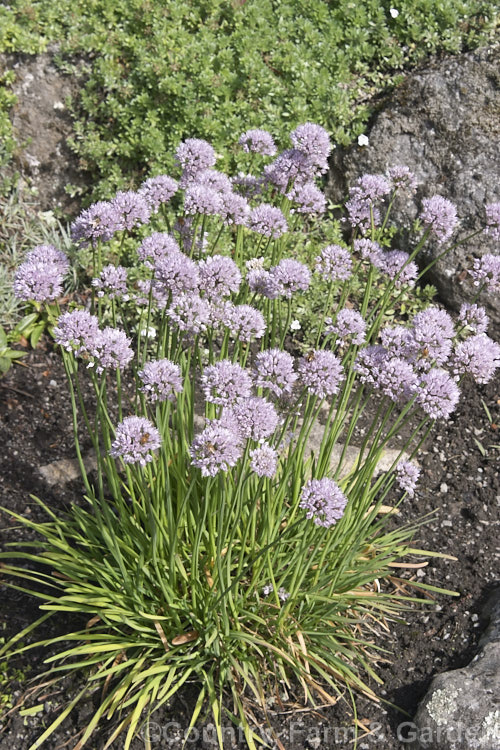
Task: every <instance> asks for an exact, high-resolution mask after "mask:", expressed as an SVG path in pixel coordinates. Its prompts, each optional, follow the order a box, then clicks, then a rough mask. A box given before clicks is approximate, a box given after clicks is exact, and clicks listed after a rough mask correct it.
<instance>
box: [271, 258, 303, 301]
mask: <svg viewBox="0 0 500 750" xmlns="http://www.w3.org/2000/svg"><path fill="white" fill-rule="evenodd" d="M269 273H270V274H271V276H272V277H273V279H274V281H275V283H276V285H277V287H278V290H279V294H280V295H283V296H284V297H287V298H288V299H290V298H291V297H292V295H293V294H294V292H305V291H307V289H309V284H310V283H311V272H310V270H309V269H308V267H307V266H306V265H304V263H300V262H299V261H298V260H293V258H283V259H282V260H280V262H279V263H278V265H277V266H273V268H271V269H270V271H269Z"/></svg>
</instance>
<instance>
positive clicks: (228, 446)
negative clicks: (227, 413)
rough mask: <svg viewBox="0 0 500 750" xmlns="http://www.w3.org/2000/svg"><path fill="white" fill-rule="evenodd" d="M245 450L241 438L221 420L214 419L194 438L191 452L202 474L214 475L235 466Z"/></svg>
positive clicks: (194, 463)
mask: <svg viewBox="0 0 500 750" xmlns="http://www.w3.org/2000/svg"><path fill="white" fill-rule="evenodd" d="M242 452H243V449H242V443H241V438H240V436H239V434H238V433H236V432H233V431H232V430H231V429H228V427H226V426H224V424H222V423H221V422H218V421H213V422H210V424H208V425H207V427H205V429H204V430H203V432H202V433H200V435H197V436H196V437H195V439H194V440H193V443H192V445H191V448H190V449H189V453H190V455H191V463H192V464H193V466H196V467H198V468H199V469H201V473H202V476H204V477H214V476H215V475H216V474H218V473H219V471H227V470H228V469H229V468H230V467H231V466H235V465H236V463H237V461H238V459H239V458H240V457H241V455H242Z"/></svg>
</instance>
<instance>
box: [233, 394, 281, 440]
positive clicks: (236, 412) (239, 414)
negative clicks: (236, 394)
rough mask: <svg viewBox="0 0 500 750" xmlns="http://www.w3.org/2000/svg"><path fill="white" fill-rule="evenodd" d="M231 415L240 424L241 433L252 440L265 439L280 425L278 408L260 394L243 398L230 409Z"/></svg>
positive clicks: (239, 430)
mask: <svg viewBox="0 0 500 750" xmlns="http://www.w3.org/2000/svg"><path fill="white" fill-rule="evenodd" d="M229 416H230V418H231V419H234V421H235V423H236V424H237V425H238V432H239V433H240V435H242V437H244V438H249V439H250V440H263V439H264V438H267V437H269V436H270V435H272V434H273V432H274V431H275V429H276V427H277V426H278V414H277V413H276V409H275V408H274V406H273V405H272V404H271V403H270V402H269V401H266V399H265V398H261V397H260V396H250V397H249V398H245V399H241V400H240V401H238V402H237V403H236V404H235V405H234V406H233V407H232V408H231V409H230V414H229ZM223 421H224V415H223Z"/></svg>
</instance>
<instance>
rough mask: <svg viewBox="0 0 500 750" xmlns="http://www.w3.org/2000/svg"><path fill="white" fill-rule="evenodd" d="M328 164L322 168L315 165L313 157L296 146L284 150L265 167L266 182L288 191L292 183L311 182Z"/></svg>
mask: <svg viewBox="0 0 500 750" xmlns="http://www.w3.org/2000/svg"><path fill="white" fill-rule="evenodd" d="M326 169H327V165H326V163H325V165H323V167H322V168H321V169H318V168H316V167H315V166H314V164H313V162H312V161H311V159H310V158H309V157H308V156H307V155H306V154H305V153H304V152H303V151H299V150H298V149H296V148H289V149H287V150H286V151H283V152H282V153H281V154H280V155H279V156H278V157H277V158H276V159H275V160H274V161H273V163H272V164H268V165H267V166H266V167H264V177H265V180H266V182H268V183H270V184H271V185H274V187H277V188H278V189H279V190H280V192H282V193H286V192H287V190H290V188H291V187H292V185H293V184H294V183H295V184H300V183H303V182H310V181H311V180H312V179H313V178H314V176H315V175H316V174H317V173H318V172H319V171H323V172H324V171H326Z"/></svg>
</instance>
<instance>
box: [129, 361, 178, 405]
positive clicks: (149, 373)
mask: <svg viewBox="0 0 500 750" xmlns="http://www.w3.org/2000/svg"><path fill="white" fill-rule="evenodd" d="M138 375H139V377H140V379H141V380H142V387H141V391H142V392H143V393H145V394H146V395H147V396H149V398H150V400H151V401H175V399H176V394H177V393H181V392H182V376H181V368H180V367H179V365H176V364H175V363H174V362H171V361H170V360H169V359H157V360H154V361H152V362H146V364H145V365H144V369H143V370H140V371H139V373H138Z"/></svg>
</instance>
